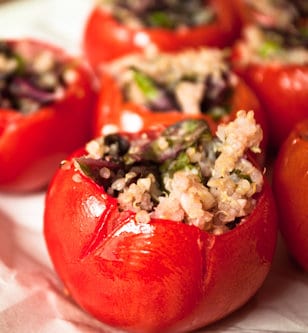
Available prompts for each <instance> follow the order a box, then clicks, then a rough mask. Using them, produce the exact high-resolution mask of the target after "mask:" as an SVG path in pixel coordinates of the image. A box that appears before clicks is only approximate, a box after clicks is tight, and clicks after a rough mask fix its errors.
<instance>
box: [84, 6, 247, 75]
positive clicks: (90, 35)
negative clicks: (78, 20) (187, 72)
mask: <svg viewBox="0 0 308 333" xmlns="http://www.w3.org/2000/svg"><path fill="white" fill-rule="evenodd" d="M239 30H240V27H239V24H238V19H237V15H236V14H235V11H234V8H233V5H232V4H231V3H230V2H229V1H228V0H209V1H205V0H193V1H165V0H164V1H139V0H138V1H126V2H125V1H119V0H113V1H99V2H98V5H97V6H96V7H95V8H94V9H93V11H92V13H91V14H90V16H89V18H88V21H87V24H86V28H85V32H84V42H83V44H84V52H85V55H86V57H87V58H88V60H89V62H90V63H91V64H92V66H93V67H94V68H96V69H97V68H99V66H100V65H101V64H103V63H104V62H109V61H110V60H114V59H115V58H118V57H121V56H124V55H126V54H128V53H135V52H140V51H143V50H144V49H149V48H153V47H154V48H158V49H159V50H163V51H179V50H182V49H185V48H189V47H200V46H204V45H207V46H214V47H225V46H230V45H231V44H232V43H233V42H234V40H235V39H236V38H237V37H238V36H239Z"/></svg>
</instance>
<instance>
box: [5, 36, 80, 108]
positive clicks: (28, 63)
mask: <svg viewBox="0 0 308 333" xmlns="http://www.w3.org/2000/svg"><path fill="white" fill-rule="evenodd" d="M33 53H34V51H32V45H31V43H30V42H27V41H24V42H23V41H20V42H17V43H9V42H6V41H1V40H0V108H3V109H13V110H16V111H19V112H21V113H23V114H29V113H32V112H35V111H37V110H38V109H39V108H40V107H41V106H44V105H48V104H51V103H53V102H55V101H57V100H59V99H61V98H62V97H63V94H64V89H65V87H66V86H67V84H69V83H70V81H71V80H73V79H74V71H73V70H72V69H71V68H69V66H67V64H64V63H62V62H60V61H58V60H57V59H55V55H54V54H53V53H52V52H51V51H49V50H47V49H43V48H42V49H41V50H40V51H36V52H35V53H34V54H33Z"/></svg>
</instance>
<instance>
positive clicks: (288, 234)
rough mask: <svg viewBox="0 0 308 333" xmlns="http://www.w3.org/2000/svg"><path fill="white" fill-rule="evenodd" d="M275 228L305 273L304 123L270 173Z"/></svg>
mask: <svg viewBox="0 0 308 333" xmlns="http://www.w3.org/2000/svg"><path fill="white" fill-rule="evenodd" d="M273 190H274V194H275V199H276V202H277V208H278V212H279V216H278V217H279V227H280V229H281V232H282V235H283V237H284V240H285V242H286V245H287V248H288V249H289V251H290V253H291V255H292V256H293V257H294V258H295V260H296V261H297V262H298V263H299V264H300V266H301V267H302V268H303V269H304V270H306V271H308V206H307V202H308V119H307V118H306V119H305V120H303V121H301V122H299V123H298V124H297V125H296V126H294V128H293V129H292V131H291V133H290V134H289V136H288V138H287V139H286V140H285V142H284V143H283V145H282V146H281V148H280V150H279V153H278V157H277V160H276V162H275V166H274V171H273Z"/></svg>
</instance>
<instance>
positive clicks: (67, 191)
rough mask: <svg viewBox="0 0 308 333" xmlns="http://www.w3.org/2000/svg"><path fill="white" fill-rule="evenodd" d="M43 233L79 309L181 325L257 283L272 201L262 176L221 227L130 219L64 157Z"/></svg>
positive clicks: (242, 296)
mask: <svg viewBox="0 0 308 333" xmlns="http://www.w3.org/2000/svg"><path fill="white" fill-rule="evenodd" d="M132 135H135V134H132ZM82 153H83V152H78V153H77V154H76V155H77V156H78V154H79V155H82ZM44 235H45V239H46V244H47V247H48V250H49V253H50V256H51V259H52V261H53V264H54V267H55V269H56V271H57V273H58V274H59V276H60V278H61V279H62V281H63V282H64V284H65V286H66V287H67V289H68V291H69V293H70V294H71V296H72V298H73V299H74V300H75V301H76V302H77V303H78V304H79V305H80V306H81V307H82V308H84V309H85V310H86V311H88V312H89V313H91V314H92V315H94V316H95V317H97V318H98V319H99V320H101V321H102V322H104V323H106V324H108V325H111V326H114V327H117V328H121V329H125V330H128V331H131V332H162V331H163V332H184V331H188V330H193V329H196V328H199V327H201V326H204V325H207V324H209V323H212V322H214V321H216V320H218V319H220V318H222V317H224V316H226V315H228V314H229V313H231V312H232V311H234V310H236V309H237V308H239V307H240V306H242V305H243V304H244V303H245V302H247V301H248V299H249V298H251V297H252V296H253V295H254V294H255V293H256V291H257V290H258V288H260V286H261V285H262V283H263V281H264V279H265V277H266V276H267V274H268V272H269V269H270V265H271V261H272V258H273V254H274V250H275V244H276V235H277V225H276V210H275V205H274V201H273V198H272V195H271V190H270V187H269V185H268V184H267V183H266V182H265V185H264V189H263V191H262V192H261V193H260V194H259V196H258V199H257V205H256V207H255V209H254V211H253V212H252V214H251V215H250V216H249V217H248V218H247V220H246V221H245V223H243V224H241V225H239V226H238V227H236V228H235V229H233V230H231V231H229V232H228V233H225V234H223V235H220V236H215V235H213V234H209V233H207V232H203V231H201V230H200V229H199V228H197V227H195V226H189V225H186V224H183V223H178V222H174V221H168V220H158V219H152V220H151V221H150V222H149V223H148V224H138V223H136V222H135V215H134V213H132V212H129V211H127V212H122V213H119V211H118V210H117V202H116V199H114V198H111V197H109V196H107V195H106V194H105V192H104V190H103V189H102V188H100V187H99V186H98V185H97V184H96V183H94V182H93V181H92V180H91V179H90V178H88V177H86V176H84V175H83V174H81V173H80V172H79V171H78V170H76V168H75V167H74V165H73V163H72V160H68V161H67V162H66V163H65V164H64V165H62V167H61V168H60V169H59V170H58V171H57V173H56V174H55V176H54V178H53V181H52V182H51V184H50V186H49V189H48V192H47V195H46V205H45V212H44Z"/></svg>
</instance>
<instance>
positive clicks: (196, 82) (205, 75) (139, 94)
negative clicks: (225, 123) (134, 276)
mask: <svg viewBox="0 0 308 333" xmlns="http://www.w3.org/2000/svg"><path fill="white" fill-rule="evenodd" d="M227 56H228V52H227V51H222V50H218V49H207V48H200V49H198V50H193V49H189V50H185V51H182V52H179V53H177V54H172V53H163V52H158V51H155V50H154V51H153V50H150V51H148V52H145V53H143V54H133V55H128V56H125V57H123V58H121V59H118V60H115V61H113V62H112V63H110V64H108V66H106V68H105V70H106V72H108V73H109V74H111V75H112V76H113V77H114V78H115V79H116V81H117V83H118V85H119V87H120V89H121V90H122V92H123V96H124V98H125V100H126V101H130V102H134V103H136V104H138V105H143V106H145V107H147V108H148V109H150V110H151V111H153V112H158V111H159V112H164V111H170V110H173V111H177V112H182V113H185V114H188V115H198V114H201V113H206V114H209V115H211V116H212V118H213V119H220V118H221V117H223V116H224V115H227V114H228V113H229V112H230V104H231V102H230V100H231V97H232V94H233V90H234V87H235V85H236V83H237V77H236V75H235V74H234V73H233V72H232V71H231V70H230V68H229V64H228V62H227Z"/></svg>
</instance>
